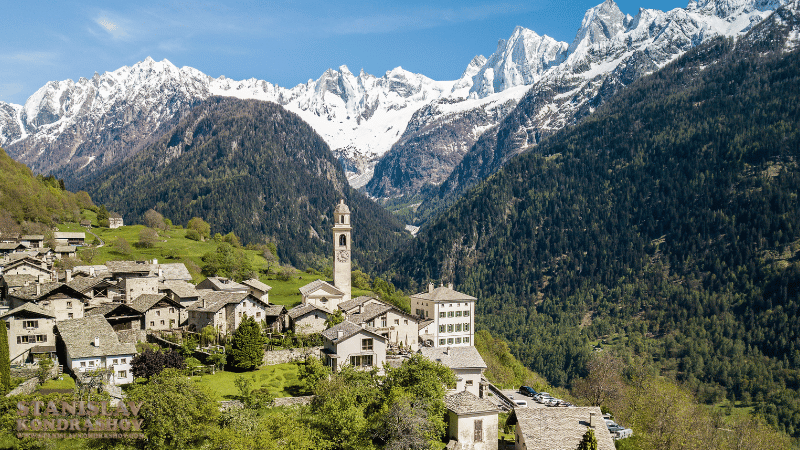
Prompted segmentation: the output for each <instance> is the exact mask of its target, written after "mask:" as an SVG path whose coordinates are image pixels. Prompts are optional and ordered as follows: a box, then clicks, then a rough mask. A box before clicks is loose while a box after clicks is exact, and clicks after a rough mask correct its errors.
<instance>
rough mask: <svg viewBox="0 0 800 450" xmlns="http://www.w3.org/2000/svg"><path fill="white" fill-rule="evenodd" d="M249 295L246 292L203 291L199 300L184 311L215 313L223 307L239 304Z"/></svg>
mask: <svg viewBox="0 0 800 450" xmlns="http://www.w3.org/2000/svg"><path fill="white" fill-rule="evenodd" d="M249 295H250V294H248V293H247V292H226V291H210V290H204V291H202V292H201V294H200V300H198V301H197V302H195V303H194V304H193V305H192V306H189V307H188V308H186V309H187V310H189V311H205V312H217V311H219V310H220V309H222V308H223V307H224V306H225V305H228V304H231V303H239V302H241V301H242V300H244V299H245V298H246V297H248V296H249Z"/></svg>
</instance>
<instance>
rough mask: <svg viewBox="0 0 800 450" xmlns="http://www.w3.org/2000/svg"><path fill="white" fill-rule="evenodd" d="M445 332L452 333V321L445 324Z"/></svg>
mask: <svg viewBox="0 0 800 450" xmlns="http://www.w3.org/2000/svg"><path fill="white" fill-rule="evenodd" d="M447 332H448V333H452V332H453V324H452V323H450V324H448V325H447Z"/></svg>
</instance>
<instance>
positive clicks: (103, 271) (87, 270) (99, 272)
mask: <svg viewBox="0 0 800 450" xmlns="http://www.w3.org/2000/svg"><path fill="white" fill-rule="evenodd" d="M91 269H94V275H95V276H98V277H103V276H105V277H110V276H111V271H109V270H108V267H107V266H106V265H105V264H96V265H93V266H75V267H73V268H72V274H73V275H75V274H79V273H84V274H86V275H87V276H90V275H91Z"/></svg>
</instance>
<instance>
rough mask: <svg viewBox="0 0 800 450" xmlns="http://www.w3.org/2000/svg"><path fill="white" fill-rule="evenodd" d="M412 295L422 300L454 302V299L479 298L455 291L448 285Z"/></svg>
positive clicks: (470, 299) (467, 299)
mask: <svg viewBox="0 0 800 450" xmlns="http://www.w3.org/2000/svg"><path fill="white" fill-rule="evenodd" d="M411 297H414V298H419V299H422V300H429V301H433V302H444V301H448V302H452V301H459V300H461V301H475V300H477V299H476V298H475V297H472V296H470V295H467V294H464V293H461V292H458V291H454V290H453V289H450V288H449V287H447V286H439V287H438V288H435V289H433V290H429V291H427V292H420V293H418V294H414V295H412V296H411Z"/></svg>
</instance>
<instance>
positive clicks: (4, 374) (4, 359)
mask: <svg viewBox="0 0 800 450" xmlns="http://www.w3.org/2000/svg"><path fill="white" fill-rule="evenodd" d="M0 328H2V330H0V385H2V388H3V392H8V389H9V388H10V387H11V361H9V353H8V334H7V333H8V332H7V331H6V327H5V323H4V322H0Z"/></svg>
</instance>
